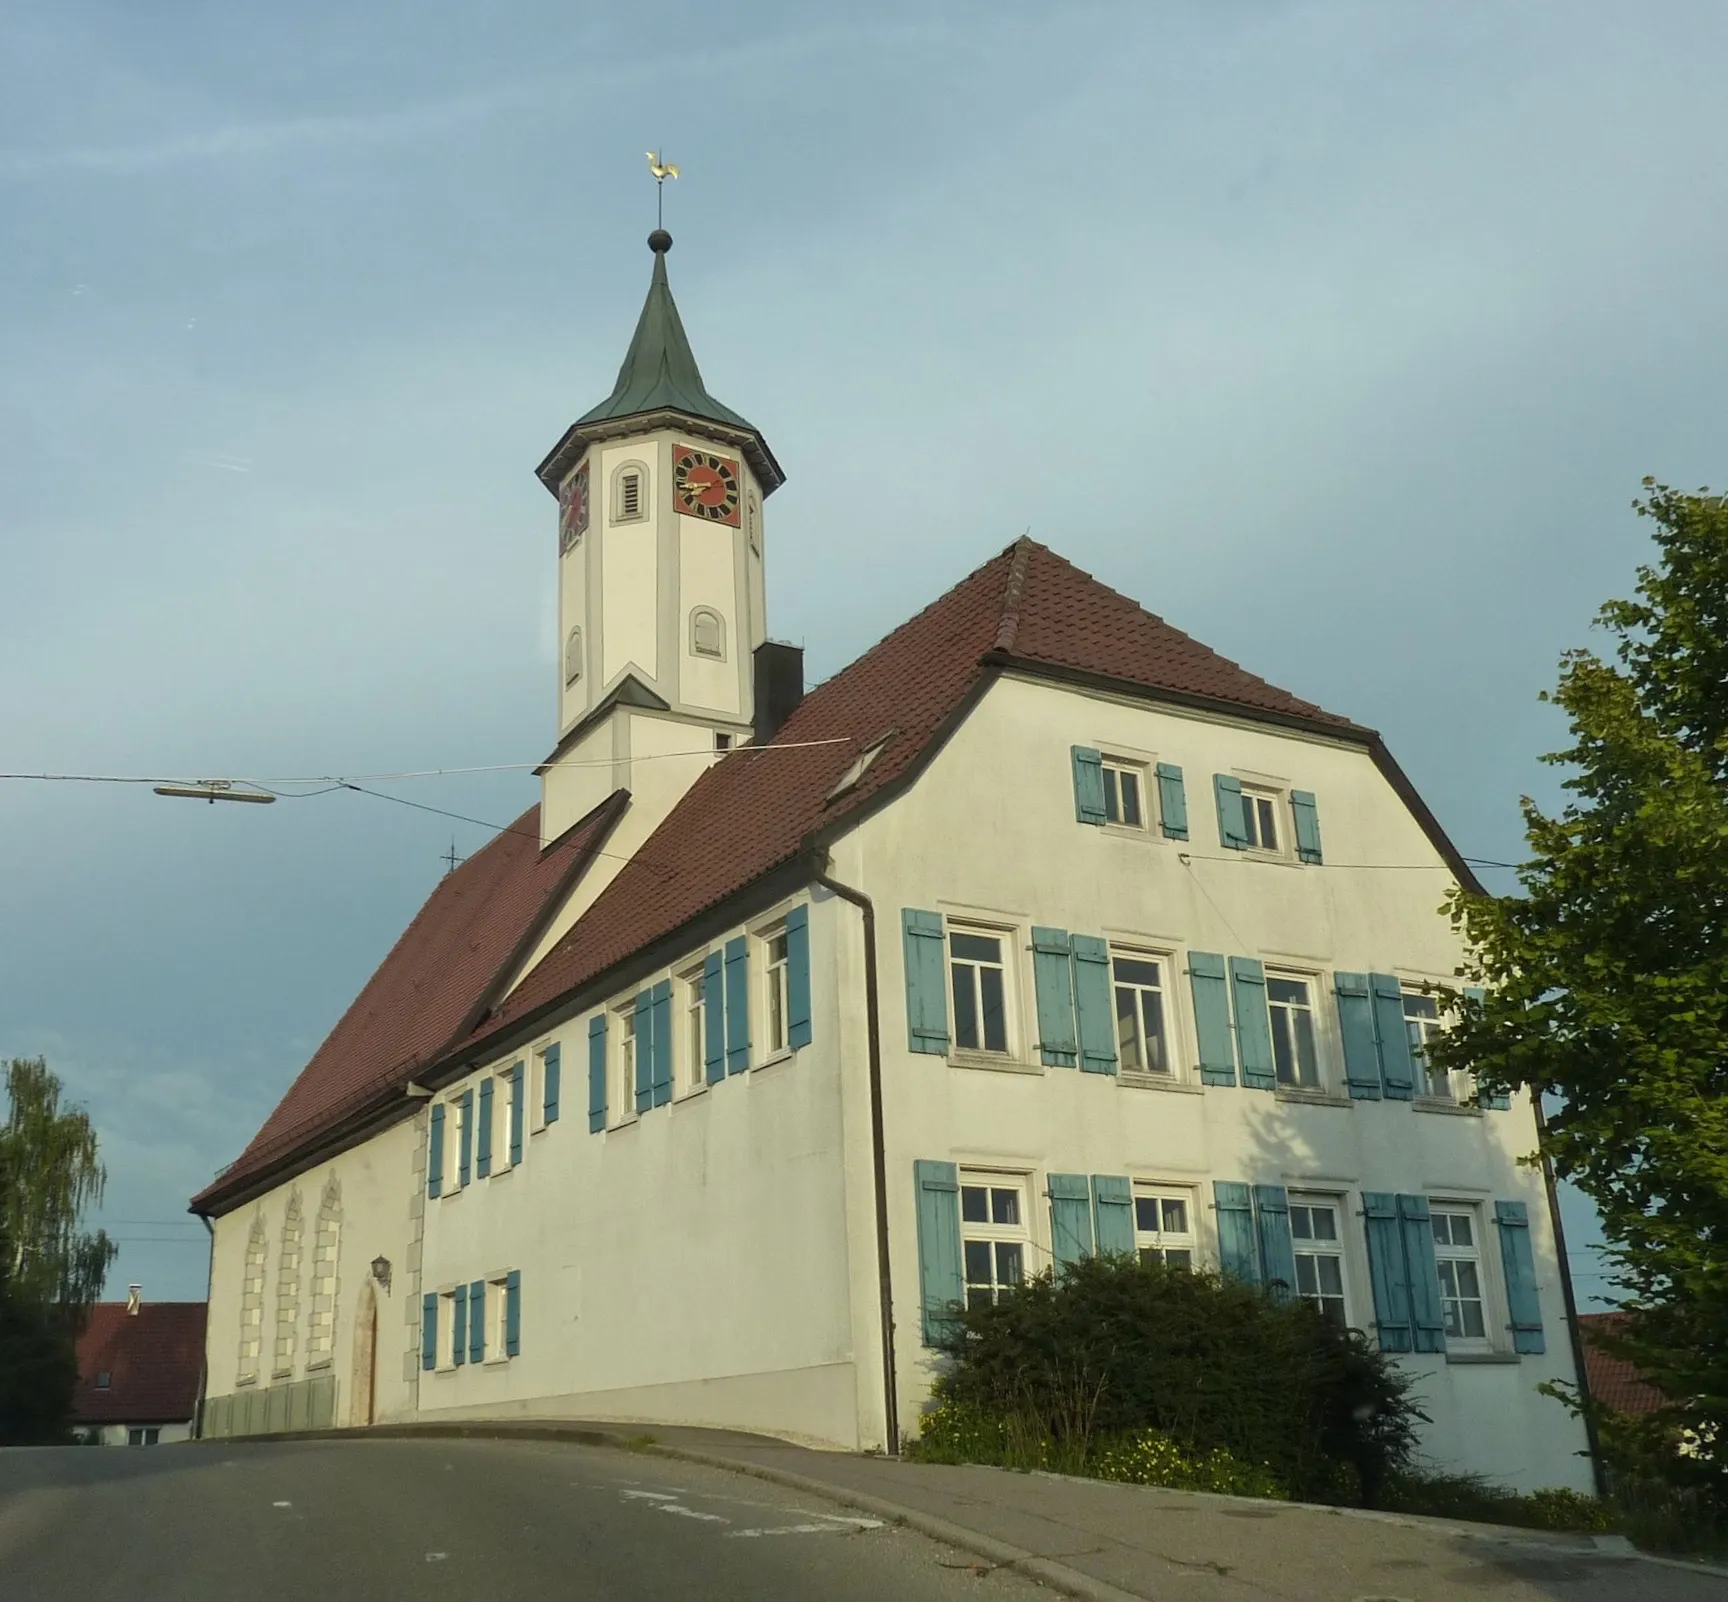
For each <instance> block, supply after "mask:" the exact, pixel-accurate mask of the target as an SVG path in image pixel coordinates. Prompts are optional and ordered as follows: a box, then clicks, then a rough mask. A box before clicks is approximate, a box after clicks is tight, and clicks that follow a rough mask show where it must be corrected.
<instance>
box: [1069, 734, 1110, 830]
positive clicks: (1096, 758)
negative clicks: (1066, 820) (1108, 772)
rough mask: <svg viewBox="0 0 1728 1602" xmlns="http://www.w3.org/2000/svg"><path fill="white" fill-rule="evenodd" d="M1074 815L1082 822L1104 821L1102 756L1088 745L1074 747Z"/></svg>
mask: <svg viewBox="0 0 1728 1602" xmlns="http://www.w3.org/2000/svg"><path fill="white" fill-rule="evenodd" d="M1074 816H1075V817H1077V818H1078V819H1079V820H1080V821H1081V822H1082V823H1102V822H1104V818H1105V813H1104V758H1103V755H1102V754H1101V753H1099V752H1097V751H1094V750H1093V749H1092V748H1091V747H1090V746H1085V745H1077V746H1075V747H1074Z"/></svg>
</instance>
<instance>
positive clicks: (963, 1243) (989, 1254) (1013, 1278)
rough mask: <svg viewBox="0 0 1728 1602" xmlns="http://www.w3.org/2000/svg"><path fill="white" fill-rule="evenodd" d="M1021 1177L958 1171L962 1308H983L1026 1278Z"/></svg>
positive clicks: (1028, 1243)
mask: <svg viewBox="0 0 1728 1602" xmlns="http://www.w3.org/2000/svg"><path fill="white" fill-rule="evenodd" d="M1027 1203H1028V1197H1027V1181H1026V1175H1024V1174H997V1173H988V1172H983V1171H979V1170H975V1169H962V1170H961V1171H960V1255H961V1261H962V1264H963V1266H964V1269H965V1274H966V1305H967V1306H968V1307H987V1306H989V1305H990V1304H991V1303H993V1302H994V1301H995V1300H996V1299H997V1297H998V1296H1000V1295H1001V1294H1002V1292H1003V1291H1005V1290H1008V1289H1010V1288H1011V1287H1013V1286H1015V1285H1018V1284H1020V1283H1021V1281H1022V1280H1024V1279H1025V1278H1026V1266H1027V1259H1028V1258H1029V1257H1030V1256H1031V1255H1032V1235H1031V1229H1030V1224H1029V1220H1030V1219H1031V1216H1032V1211H1031V1208H1030V1207H1029V1206H1028V1205H1027Z"/></svg>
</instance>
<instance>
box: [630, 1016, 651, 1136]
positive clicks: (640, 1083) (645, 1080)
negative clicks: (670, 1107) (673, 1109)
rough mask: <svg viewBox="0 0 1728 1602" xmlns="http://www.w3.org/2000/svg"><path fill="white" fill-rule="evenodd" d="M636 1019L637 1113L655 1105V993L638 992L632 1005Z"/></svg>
mask: <svg viewBox="0 0 1728 1602" xmlns="http://www.w3.org/2000/svg"><path fill="white" fill-rule="evenodd" d="M630 1010H631V1013H632V1015H633V1016H634V1017H635V1019H636V1111H637V1112H639V1113H644V1112H647V1111H648V1109H649V1108H650V1107H652V1106H653V1105H654V992H653V991H652V990H638V991H637V992H636V999H635V1001H634V1002H633V1003H632V1005H631V1009H630Z"/></svg>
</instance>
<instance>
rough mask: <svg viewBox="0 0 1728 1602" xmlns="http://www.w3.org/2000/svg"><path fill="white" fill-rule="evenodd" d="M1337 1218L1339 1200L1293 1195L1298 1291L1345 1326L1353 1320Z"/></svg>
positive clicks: (1292, 1238) (1292, 1236) (1292, 1233)
mask: <svg viewBox="0 0 1728 1602" xmlns="http://www.w3.org/2000/svg"><path fill="white" fill-rule="evenodd" d="M1338 1219H1339V1207H1338V1203H1337V1202H1336V1201H1335V1200H1333V1199H1332V1198H1331V1197H1326V1196H1302V1197H1296V1196H1292V1197H1291V1198H1290V1244H1291V1245H1292V1246H1293V1247H1294V1248H1295V1254H1296V1294H1297V1295H1298V1296H1300V1297H1301V1298H1302V1300H1303V1301H1305V1302H1311V1303H1312V1304H1313V1305H1314V1306H1315V1307H1316V1308H1317V1309H1319V1311H1320V1312H1322V1313H1324V1314H1325V1315H1326V1317H1327V1318H1329V1319H1331V1320H1332V1321H1333V1322H1334V1323H1336V1324H1338V1325H1340V1326H1343V1325H1345V1324H1348V1323H1349V1321H1350V1320H1349V1310H1348V1308H1347V1306H1346V1305H1345V1299H1344V1243H1343V1239H1342V1232H1341V1231H1340V1229H1339V1227H1338Z"/></svg>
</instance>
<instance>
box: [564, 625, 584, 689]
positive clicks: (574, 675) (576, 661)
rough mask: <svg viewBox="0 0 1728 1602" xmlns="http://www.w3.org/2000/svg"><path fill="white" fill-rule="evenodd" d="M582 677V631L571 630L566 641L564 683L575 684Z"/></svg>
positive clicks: (577, 629)
mask: <svg viewBox="0 0 1728 1602" xmlns="http://www.w3.org/2000/svg"><path fill="white" fill-rule="evenodd" d="M581 677H582V630H581V629H579V628H575V629H571V631H570V633H569V636H568V637H567V638H566V639H565V641H564V682H565V684H566V685H570V684H574V683H575V682H576V681H577V680H578V679H580V678H581Z"/></svg>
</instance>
